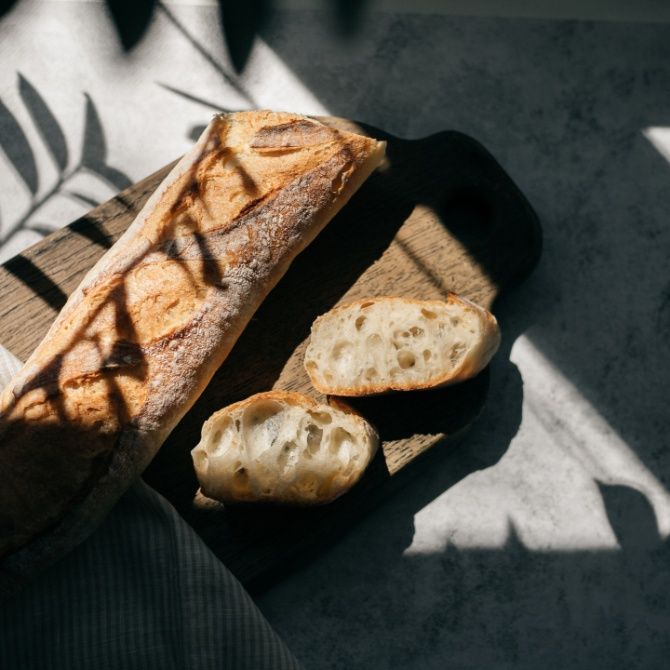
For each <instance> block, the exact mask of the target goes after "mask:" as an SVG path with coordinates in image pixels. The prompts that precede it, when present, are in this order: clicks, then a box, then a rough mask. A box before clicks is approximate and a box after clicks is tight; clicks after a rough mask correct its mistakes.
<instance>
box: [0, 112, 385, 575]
mask: <svg viewBox="0 0 670 670" xmlns="http://www.w3.org/2000/svg"><path fill="white" fill-rule="evenodd" d="M301 138H304V141H303V142H302V143H301ZM273 148H279V149H280V151H271V149H273ZM287 148H290V151H286V150H285V149H287ZM382 156H383V144H382V143H379V142H376V141H374V140H371V139H369V138H365V137H362V136H358V135H354V134H351V133H344V132H340V131H336V130H332V129H330V128H327V127H326V126H324V125H322V124H321V123H319V122H317V121H313V120H310V119H306V118H304V117H299V116H296V115H293V114H283V113H275V112H269V111H255V112H241V113H236V114H231V115H220V116H217V117H215V118H214V119H213V121H212V122H211V124H210V125H209V126H208V128H207V129H206V131H205V133H204V134H203V136H202V137H201V138H200V140H199V141H198V143H197V144H196V146H195V147H194V149H193V151H191V152H190V153H189V154H188V155H187V156H185V157H184V158H183V159H182V160H181V161H180V162H179V163H178V164H177V166H176V167H175V168H174V169H173V171H172V172H171V173H170V175H168V177H167V178H166V179H165V180H164V182H163V183H162V184H161V185H160V186H159V187H158V189H157V190H156V192H155V193H154V195H153V196H152V197H151V198H150V199H149V201H148V202H147V204H146V205H145V207H144V208H143V210H142V211H141V212H140V213H139V215H138V216H137V218H136V220H135V221H134V222H133V224H132V225H131V226H130V228H129V229H128V230H127V231H126V233H125V234H124V235H123V236H122V237H121V239H120V240H119V241H118V242H117V244H115V245H114V247H112V249H111V250H110V251H109V252H108V253H107V254H105V256H104V257H103V258H102V259H101V260H100V262H99V263H98V264H97V265H96V266H95V267H94V268H93V269H92V270H91V271H90V272H89V273H88V275H87V276H86V277H85V279H84V281H83V282H82V284H81V285H80V287H79V288H78V289H77V290H76V291H75V292H74V293H73V294H72V296H71V297H70V299H69V300H68V302H67V304H66V305H65V307H64V308H63V310H62V312H61V313H60V314H59V316H58V317H57V319H56V321H55V322H54V324H53V326H52V327H51V329H50V330H49V332H48V334H47V336H46V337H45V339H44V340H43V341H42V343H41V344H40V345H39V346H38V347H37V349H36V350H35V352H34V353H33V355H32V356H31V357H30V359H29V360H28V362H27V363H26V365H25V366H24V367H23V369H22V370H21V371H20V372H19V373H18V374H17V375H16V377H15V378H14V380H12V382H11V383H10V384H9V386H8V387H7V388H6V389H5V391H4V392H3V394H2V397H1V398H0V471H1V472H2V473H3V475H4V477H5V483H3V486H2V487H0V557H3V556H7V555H8V554H10V553H11V552H16V550H17V549H19V548H20V547H25V545H27V544H29V543H31V541H32V542H33V544H34V543H35V539H36V538H38V537H39V536H40V535H42V534H44V533H47V532H48V533H49V536H50V538H49V541H50V542H52V544H53V545H54V546H56V545H58V542H57V541H56V540H54V539H53V538H52V537H51V536H52V535H53V534H54V533H55V534H56V535H58V536H62V537H68V538H69V539H66V540H63V542H62V544H63V546H72V545H73V544H75V543H76V542H78V541H80V540H81V539H82V538H83V536H84V535H85V534H87V533H88V532H90V530H92V528H93V527H94V525H95V523H96V522H97V520H98V519H99V517H100V516H101V514H104V513H105V512H106V510H107V509H108V508H109V507H110V506H111V504H113V502H114V500H115V499H116V498H117V497H118V495H119V494H120V493H121V492H122V491H123V490H124V489H125V488H126V487H127V486H128V485H129V483H130V482H131V480H132V479H133V478H134V477H135V476H136V475H137V474H138V473H139V472H141V470H142V469H143V468H144V467H145V466H146V464H147V463H148V461H149V460H150V459H151V457H152V456H153V454H154V453H155V451H156V450H157V449H158V447H159V446H160V444H161V443H162V442H163V441H164V439H165V438H166V437H167V435H168V434H169V432H170V431H171V429H172V428H173V426H174V425H175V424H176V423H177V422H178V420H179V419H180V418H181V416H183V414H184V413H185V412H186V411H187V410H188V409H189V408H190V406H191V405H192V403H193V402H194V401H195V399H196V398H197V397H198V395H199V394H200V393H201V392H202V390H203V389H204V387H205V386H206V384H207V383H208V381H209V379H210V378H211V376H212V375H213V373H214V371H215V370H216V369H217V368H218V367H219V365H220V364H221V363H222V362H223V360H224V358H225V357H226V356H227V354H228V352H229V351H230V349H231V348H232V346H233V344H234V343H235V341H236V340H237V338H238V336H239V334H240V333H241V331H242V329H243V328H244V327H245V325H246V323H247V322H248V320H249V318H251V316H252V314H253V312H254V311H255V310H256V308H257V307H258V305H259V304H260V302H261V301H262V300H263V298H264V297H265V296H266V295H267V293H268V292H269V291H270V289H271V288H272V287H273V286H274V284H275V283H276V282H277V281H278V280H279V278H280V277H281V276H282V275H283V273H284V272H285V271H286V269H287V267H288V265H289V264H290V262H291V261H292V260H293V258H294V257H295V256H296V255H297V254H298V253H299V252H300V251H301V250H302V249H303V248H304V247H305V246H307V244H309V242H310V241H311V240H312V239H313V238H314V237H315V236H316V234H317V233H318V232H319V231H320V230H321V228H322V227H323V226H324V225H325V224H326V223H327V222H328V221H329V220H330V218H332V216H333V215H334V214H335V213H336V212H337V210H338V209H339V208H340V207H341V206H342V205H343V204H344V203H345V202H346V200H347V199H348V198H349V197H350V195H351V194H352V193H353V191H354V190H355V189H356V188H357V187H358V186H359V185H360V183H362V181H363V180H364V179H365V178H366V177H367V175H368V174H369V173H370V172H371V171H372V170H373V169H374V167H375V166H376V165H377V164H378V163H379V161H380V160H381V158H382ZM52 473H56V474H55V475H54V476H52ZM77 515H78V516H77ZM75 516H77V521H76V522H74V521H72V522H71V521H70V518H74V517H75ZM71 527H76V532H75V533H74V536H72V537H69V535H68V533H70V535H72V533H71V532H70V530H69V528H71ZM75 536H76V537H75ZM40 547H41V548H40V549H39V550H36V551H35V552H33V553H37V554H40V556H42V555H43V554H44V555H47V554H49V553H50V551H49V549H48V543H47V542H46V541H45V542H42V544H41V545H40ZM44 547H47V548H46V549H45V548H44ZM19 553H21V552H19ZM25 555H26V556H30V555H31V552H30V551H27V552H25ZM10 558H11V559H12V560H9V562H7V561H5V563H4V564H3V566H2V567H5V568H6V566H7V565H8V564H11V565H10V569H14V567H15V566H18V565H23V563H25V564H26V565H27V564H30V561H31V559H30V558H27V559H26V560H25V561H24V562H23V563H22V562H21V561H20V560H19V559H17V560H15V561H14V560H13V559H14V556H11V557H10ZM43 562H44V561H43ZM18 569H19V568H17V570H18ZM21 569H22V568H21Z"/></svg>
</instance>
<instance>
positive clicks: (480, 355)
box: [305, 292, 500, 398]
mask: <svg viewBox="0 0 670 670" xmlns="http://www.w3.org/2000/svg"><path fill="white" fill-rule="evenodd" d="M389 299H391V300H401V301H402V302H403V303H407V304H414V305H419V306H421V307H422V308H424V309H426V308H427V309H430V308H431V306H432V307H433V308H438V307H441V306H442V305H444V304H445V303H446V304H452V305H459V306H460V307H463V308H465V309H468V310H471V311H473V312H475V313H476V314H477V315H478V317H479V319H480V323H481V324H482V335H481V341H480V346H479V347H477V348H476V349H475V350H474V351H473V352H472V353H471V355H469V356H467V357H465V358H464V359H463V361H462V362H461V364H460V365H459V366H458V367H457V368H456V369H455V370H448V371H441V372H439V371H437V370H436V373H435V374H434V375H432V376H431V377H430V378H428V379H425V380H421V381H411V382H405V383H403V382H401V381H393V382H390V383H386V382H384V383H374V382H369V383H367V384H357V385H356V386H353V385H335V384H332V383H330V384H329V383H326V382H325V381H324V380H322V379H321V378H320V377H319V376H317V375H315V374H314V372H313V371H312V370H311V369H310V367H309V366H308V365H305V370H306V372H307V374H308V376H309V378H310V381H311V383H312V386H314V388H315V389H316V390H317V391H319V392H320V393H323V394H325V395H332V396H344V397H349V398H353V397H360V396H369V395H381V394H384V393H388V392H390V391H421V390H425V389H432V388H440V387H443V386H450V385H452V384H458V383H460V382H463V381H465V380H467V379H471V378H472V377H474V376H475V375H477V374H478V373H479V372H481V370H482V369H483V368H484V367H485V366H486V365H487V364H488V362H489V361H490V359H491V357H492V356H493V354H494V353H495V352H496V351H497V349H498V346H499V344H500V329H499V327H498V322H497V320H496V318H495V317H494V316H493V314H491V312H489V311H488V310H487V309H484V308H483V307H481V306H480V305H477V304H476V303H474V302H472V301H470V300H468V299H467V298H463V297H462V296H459V295H457V294H456V293H451V292H450V293H448V294H447V295H446V297H445V299H444V300H419V299H414V298H406V297H403V298H397V297H396V296H375V297H371V298H361V299H359V300H354V301H352V302H348V303H345V304H342V305H337V306H336V307H334V308H333V309H331V310H330V311H329V312H327V313H326V314H323V315H321V316H319V317H317V318H316V319H315V321H314V324H313V325H312V332H314V329H315V327H316V326H317V325H318V324H319V322H320V321H321V320H323V319H326V318H328V319H331V318H332V317H333V316H334V315H337V313H338V312H344V311H348V310H350V309H351V308H354V307H360V306H367V305H372V304H374V303H379V302H384V301H386V300H389Z"/></svg>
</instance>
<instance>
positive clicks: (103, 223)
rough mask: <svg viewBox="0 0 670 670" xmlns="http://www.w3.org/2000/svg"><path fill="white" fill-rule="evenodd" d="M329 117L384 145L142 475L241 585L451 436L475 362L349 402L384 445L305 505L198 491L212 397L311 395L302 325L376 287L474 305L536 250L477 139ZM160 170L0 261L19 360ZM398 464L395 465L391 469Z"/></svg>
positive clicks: (3, 301)
mask: <svg viewBox="0 0 670 670" xmlns="http://www.w3.org/2000/svg"><path fill="white" fill-rule="evenodd" d="M327 122H328V123H330V124H332V125H334V126H341V127H342V126H345V127H347V128H349V129H351V128H354V129H355V130H357V131H358V132H364V133H366V134H369V135H372V136H375V137H378V138H383V139H386V140H387V141H388V151H387V154H388V162H387V165H386V166H385V167H384V168H383V169H382V170H380V171H378V172H377V173H375V174H374V175H373V176H372V177H371V178H370V179H369V180H368V182H366V184H365V185H364V186H363V187H362V188H361V190H360V191H359V192H358V193H357V194H356V195H355V196H354V197H353V198H352V200H351V202H350V203H349V204H348V205H347V206H346V207H345V208H344V209H343V210H342V212H341V213H340V214H338V216H337V217H336V218H335V219H334V220H333V221H332V222H331V223H330V224H329V226H328V227H327V228H326V230H325V231H324V232H323V233H322V234H321V235H320V236H319V238H318V239H317V240H316V241H315V242H314V243H313V244H312V245H311V246H310V247H309V248H308V249H307V250H306V251H305V252H303V253H302V254H301V255H300V256H299V257H298V259H297V260H296V261H295V262H294V263H293V265H292V266H291V268H290V269H289V271H288V273H287V274H286V276H285V277H284V278H283V279H282V281H281V282H280V283H279V285H278V286H277V287H276V288H275V289H274V291H273V292H272V293H271V295H270V296H269V297H268V299H267V300H266V301H265V303H264V304H263V305H262V307H261V308H260V309H259V311H258V312H257V314H256V316H255V317H254V319H253V320H252V322H251V323H250V324H249V326H248V327H247V329H246V330H245V332H244V334H243V335H242V337H241V338H240V340H239V341H238V343H237V345H236V346H235V348H234V350H233V352H232V354H231V355H230V356H229V358H228V359H227V360H226V362H225V363H224V364H223V366H222V367H221V368H220V369H219V371H218V373H217V374H216V376H215V377H214V379H213V380H212V382H211V383H210V385H209V387H208V388H207V390H206V391H205V393H204V394H203V395H202V396H201V398H200V399H199V401H198V402H197V403H196V405H195V406H194V407H193V408H192V410H191V411H190V412H189V413H188V414H187V416H186V417H185V418H184V419H183V420H182V422H181V423H180V424H179V425H178V426H177V428H176V429H175V430H174V431H173V433H172V435H171V436H170V438H169V439H168V440H167V442H166V443H165V445H164V446H163V448H162V449H161V451H160V452H159V454H158V455H157V457H156V458H155V459H154V461H153V463H152V464H151V465H150V467H149V469H148V470H147V471H146V473H145V478H146V480H147V481H148V482H149V483H150V484H151V485H152V486H154V487H155V488H156V489H157V490H158V491H160V492H161V493H162V494H163V495H164V496H166V497H167V498H168V499H169V500H170V501H171V502H172V503H173V504H174V505H175V507H176V508H177V509H178V510H179V512H180V513H181V514H182V515H183V516H184V518H185V519H186V520H187V521H188V522H189V523H190V524H191V525H192V526H193V528H195V530H196V531H197V532H198V533H199V534H200V536H201V537H202V538H203V539H204V541H205V542H206V543H207V544H208V545H209V546H210V547H211V548H212V549H213V550H214V552H215V553H216V554H217V555H218V556H220V557H221V559H222V560H223V561H224V562H225V563H226V564H227V565H228V566H229V567H230V568H231V570H232V571H233V572H234V573H235V574H236V575H237V576H238V577H239V578H240V580H241V581H242V582H243V583H245V584H247V586H251V587H258V586H260V585H262V584H266V583H268V580H269V579H271V578H272V577H273V576H275V575H277V574H278V573H279V572H280V571H281V570H282V569H283V568H284V567H286V566H287V565H290V564H291V563H292V562H293V561H294V560H295V558H296V557H297V556H302V557H304V556H305V555H306V551H307V550H308V549H309V548H312V547H315V546H318V545H319V544H320V543H323V542H325V541H327V540H330V539H332V538H333V537H334V536H335V535H336V534H337V532H338V530H341V529H343V528H346V527H347V526H348V525H350V524H351V523H353V522H354V521H355V520H356V519H357V518H360V515H361V513H362V512H363V511H364V510H365V509H368V508H369V507H371V506H372V505H374V504H375V503H377V502H379V500H381V499H382V498H383V497H384V496H385V495H387V494H388V493H389V492H390V491H391V490H392V489H393V488H395V487H396V486H397V485H398V483H400V482H402V479H403V477H405V476H407V472H409V471H411V469H412V468H408V467H407V466H408V465H409V464H411V463H413V462H414V461H415V460H416V459H417V457H418V456H419V455H420V454H422V453H423V452H425V451H426V450H427V449H429V448H430V447H433V446H435V445H436V444H438V443H446V442H449V441H450V440H451V441H454V440H455V439H456V438H458V437H460V436H461V435H463V434H464V432H465V430H466V429H467V427H468V426H469V425H470V424H471V422H472V421H473V420H474V419H475V417H476V416H477V414H478V412H479V411H480V409H481V407H482V404H483V402H484V399H485V396H486V389H487V385H488V373H487V372H486V371H485V372H484V373H482V374H481V375H479V376H478V377H477V378H476V379H474V380H471V381H469V382H467V383H465V384H461V385H459V386H456V387H452V388H448V389H442V390H438V391H429V392H423V393H407V394H400V395H391V396H387V397H382V398H370V399H361V400H358V401H356V405H357V406H358V408H359V409H360V410H361V411H362V412H363V413H364V414H365V415H366V416H367V417H368V418H369V419H370V420H371V421H373V423H375V424H376V426H377V428H378V429H379V432H380V435H381V437H382V440H383V450H382V452H381V453H380V454H378V457H377V458H376V459H375V460H374V461H373V463H372V465H371V467H370V468H369V470H368V472H366V474H365V476H364V477H363V479H362V481H361V482H360V483H359V485H358V486H357V487H355V488H354V490H352V491H351V492H350V493H348V494H347V495H345V496H343V497H342V498H341V499H340V500H338V501H336V502H335V503H333V504H331V505H328V506H324V507H319V508H313V509H281V508H271V507H263V508H253V507H237V508H234V507H230V508H224V507H223V505H220V504H218V503H215V502H214V501H211V500H207V499H205V498H203V497H202V496H201V495H199V494H198V493H197V482H196V479H195V474H194V472H193V467H192V464H191V458H190V450H191V449H192V448H193V446H195V444H196V443H197V441H198V439H199V433H200V427H201V425H202V423H203V421H204V420H205V419H206V418H207V417H208V416H209V415H210V414H211V413H212V412H213V411H215V410H217V409H219V408H220V407H222V406H224V405H226V404H229V403H231V402H235V401H237V400H240V399H242V398H244V397H246V396H248V395H250V394H252V393H255V392H258V391H263V390H268V389H271V388H283V389H290V390H296V391H301V392H304V393H307V394H309V395H312V396H314V397H317V398H318V397H319V396H318V394H317V393H316V392H315V391H314V390H313V389H312V388H311V386H310V385H309V382H308V378H307V376H306V374H305V372H304V370H303V368H302V356H303V353H304V347H305V344H306V338H307V336H308V334H309V328H310V325H311V323H312V321H313V320H314V318H316V316H318V315H319V314H321V313H323V312H325V311H327V310H328V309H330V308H331V307H333V306H334V305H336V304H338V303H340V302H343V301H348V300H351V299H355V298H360V297H365V296H375V295H388V294H394V295H404V296H413V297H417V298H426V299H427V298H440V297H443V296H444V295H445V294H446V293H447V292H448V291H455V292H457V293H460V294H461V295H464V296H466V297H468V298H470V299H472V300H474V301H476V302H478V303H479V304H482V305H484V306H487V307H491V306H492V305H493V302H494V300H495V299H496V298H497V297H498V295H499V294H500V292H501V291H502V290H504V289H505V288H507V287H509V286H511V285H512V284H514V283H515V282H517V281H519V280H520V279H522V278H523V277H524V276H526V275H527V274H528V273H529V272H530V270H531V269H532V267H533V266H534V264H535V263H536V261H537V259H538V257H539V253H540V246H541V236H540V228H539V225H538V222H537V218H536V216H535V214H534V213H533V211H532V209H531V207H530V206H529V204H528V203H527V201H526V200H525V198H524V197H523V196H522V195H521V193H520V192H519V190H518V189H517V188H516V187H515V185H514V184H513V183H512V181H511V180H510V179H509V177H507V175H506V174H505V173H504V171H503V170H502V168H501V167H500V166H499V165H498V164H497V163H496V162H495V160H494V159H493V158H492V157H491V156H490V154H488V153H487V152H486V151H485V150H484V149H483V148H482V147H481V146H480V145H479V144H478V143H477V142H475V141H474V140H472V139H471V138H469V137H467V136H465V135H462V134H460V133H456V132H444V133H439V134H437V135H433V136H431V137H429V138H425V139H421V140H415V141H406V140H401V139H398V138H394V137H390V136H388V135H386V134H385V133H383V132H381V131H379V130H376V129H373V128H368V127H365V126H355V125H354V124H352V123H351V122H349V121H345V120H342V119H332V118H331V119H327ZM170 167H171V166H167V167H166V168H164V169H162V170H160V171H158V172H157V173H155V174H153V175H151V176H150V177H148V178H146V179H144V180H143V181H141V182H139V183H138V184H136V185H134V186H133V187H131V188H129V189H127V190H126V191H123V192H122V193H121V194H119V195H118V196H117V197H115V198H114V199H112V200H110V201H109V202H107V203H105V204H103V205H101V206H99V207H97V208H96V209H94V210H92V211H91V212H90V213H89V214H88V215H87V216H85V217H84V218H82V219H80V220H78V221H76V222H75V223H73V224H72V225H70V226H68V227H66V228H64V229H62V230H59V231H58V232H56V233H54V234H53V235H51V236H49V237H48V238H46V239H45V240H43V241H42V242H40V243H38V244H37V245H35V246H33V247H31V248H30V249H28V250H27V251H25V252H24V253H22V254H21V255H20V256H17V257H15V258H13V259H11V260H10V261H8V262H7V263H5V265H4V266H2V267H1V268H0V317H1V318H0V342H1V343H2V344H3V345H4V346H5V347H7V348H8V349H10V350H11V351H12V352H13V353H14V354H15V355H17V356H18V357H20V358H23V359H25V358H26V357H27V356H28V354H29V353H30V352H31V351H32V349H33V348H34V347H35V346H36V345H37V343H38V342H39V341H40V339H41V338H42V337H43V336H44V334H45V333H46V330H47V329H48V327H49V325H50V324H51V322H52V320H53V318H54V317H55V315H56V313H57V312H58V310H59V309H60V307H61V306H62V304H63V303H64V301H65V299H66V296H67V295H69V293H70V292H71V291H72V290H73V289H74V288H75V287H76V286H77V284H78V283H79V282H80V281H81V279H82V277H83V276H84V274H85V273H86V272H87V271H88V270H89V269H90V267H91V266H92V265H93V264H94V263H95V262H96V261H97V260H98V258H100V256H102V254H103V253H104V252H105V251H106V249H107V248H109V246H111V244H113V242H114V241H115V240H116V239H117V238H118V237H119V235H120V234H121V233H122V232H123V231H124V230H125V229H126V228H127V226H128V225H129V224H130V222H131V221H132V220H133V218H134V216H135V214H136V213H137V212H138V211H139V209H140V208H141V206H142V205H143V203H144V202H145V201H146V199H147V197H148V196H149V194H150V193H151V192H152V191H153V190H154V189H155V187H156V186H157V185H158V184H159V183H160V181H161V180H162V178H163V177H164V176H165V175H166V174H167V172H168V170H169V169H170ZM401 471H402V476H400V475H401Z"/></svg>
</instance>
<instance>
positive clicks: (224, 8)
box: [219, 0, 270, 73]
mask: <svg viewBox="0 0 670 670" xmlns="http://www.w3.org/2000/svg"><path fill="white" fill-rule="evenodd" d="M269 9H270V2H269V0H247V2H227V1H226V0H219V14H220V17H221V24H222V28H223V35H224V38H225V41H226V45H227V46H228V53H229V55H230V61H231V63H232V64H233V67H234V68H235V71H236V72H238V73H240V72H242V70H244V67H245V65H246V64H247V61H248V60H249V54H250V53H251V48H252V47H253V44H254V40H255V38H256V35H257V33H258V32H259V31H260V30H261V28H262V27H263V26H264V25H265V24H266V23H267V19H268V13H269Z"/></svg>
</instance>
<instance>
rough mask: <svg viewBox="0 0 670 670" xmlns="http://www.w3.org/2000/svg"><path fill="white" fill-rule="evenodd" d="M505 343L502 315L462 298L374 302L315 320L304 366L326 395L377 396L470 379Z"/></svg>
mask: <svg viewBox="0 0 670 670" xmlns="http://www.w3.org/2000/svg"><path fill="white" fill-rule="evenodd" d="M499 344H500V330H499V328H498V323H497V321H496V319H495V317H494V316H493V315H492V314H491V313H490V312H489V311H488V310H486V309H484V308H483V307H480V306H479V305H476V304H475V303H473V302H471V301H469V300H467V299H465V298H461V297H459V296H457V295H456V294H453V293H452V294H449V295H448V296H447V298H446V300H444V301H442V300H413V299H410V298H400V297H394V296H388V297H380V298H366V299H362V300H358V301H356V302H353V303H349V304H346V305H342V306H339V307H336V308H335V309H332V310H331V311H329V312H327V313H326V314H323V315H322V316H320V317H318V318H317V319H316V320H315V322H314V324H313V325H312V332H311V336H310V341H309V344H308V346H307V351H306V353H305V361H304V365H305V370H306V371H307V374H308V375H309V377H310V380H311V382H312V384H313V385H314V387H315V388H316V389H317V390H319V391H320V392H321V393H325V394H329V395H340V396H365V395H376V394H381V393H386V392H388V391H413V390H419V389H427V388H434V387H438V386H446V385H449V384H456V383H458V382H462V381H465V380H466V379H470V378H471V377H474V376H475V375H476V374H478V373H479V372H480V371H481V370H482V369H483V368H484V367H486V365H488V363H489V361H490V360H491V358H492V357H493V355H494V354H495V352H496V351H497V349H498V346H499Z"/></svg>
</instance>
